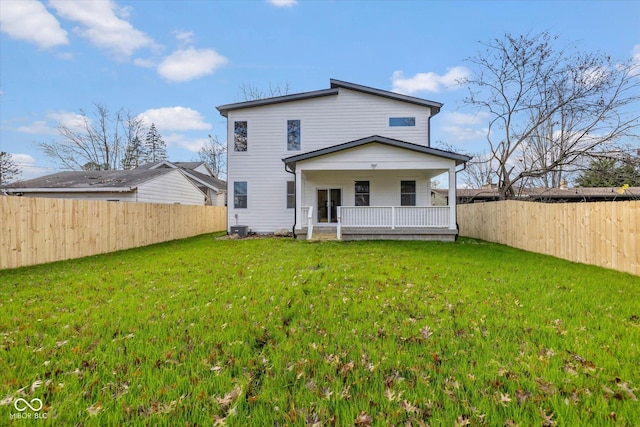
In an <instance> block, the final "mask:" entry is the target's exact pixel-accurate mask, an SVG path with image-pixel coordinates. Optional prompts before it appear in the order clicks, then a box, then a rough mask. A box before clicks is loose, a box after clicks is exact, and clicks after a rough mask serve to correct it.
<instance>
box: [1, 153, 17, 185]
mask: <svg viewBox="0 0 640 427" xmlns="http://www.w3.org/2000/svg"><path fill="white" fill-rule="evenodd" d="M21 174H22V171H21V170H20V168H19V167H18V165H16V163H15V162H14V161H13V156H12V155H11V153H7V152H6V151H0V185H4V184H10V183H12V182H13V181H16V180H17V179H18V178H19V177H20V175H21Z"/></svg>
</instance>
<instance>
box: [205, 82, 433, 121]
mask: <svg viewBox="0 0 640 427" xmlns="http://www.w3.org/2000/svg"><path fill="white" fill-rule="evenodd" d="M329 82H330V84H331V88H330V89H323V90H316V91H312V92H302V93H295V94H291V95H284V96H276V97H273V98H264V99H256V100H253V101H244V102H236V103H233V104H224V105H219V106H217V107H216V109H217V110H218V111H219V112H220V115H222V116H224V117H227V115H228V113H229V111H232V110H239V109H243V108H252V107H261V106H263V105H272V104H280V103H283V102H291V101H300V100H304V99H311V98H318V97H321V96H331V95H338V94H339V93H340V88H344V89H350V90H355V91H358V92H363V93H368V94H371V95H377V96H382V97H385V98H389V99H395V100H397V101H403V102H408V103H411V104H416V105H421V106H424V107H429V108H431V115H432V116H433V115H436V114H438V112H440V108H442V104H441V103H439V102H435V101H429V100H426V99H422V98H416V97H414V96H408V95H402V94H399V93H395V92H389V91H386V90H381V89H375V88H372V87H368V86H362V85H358V84H355V83H349V82H344V81H341V80H335V79H331V80H330V81H329Z"/></svg>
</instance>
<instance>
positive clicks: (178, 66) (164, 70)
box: [158, 47, 228, 82]
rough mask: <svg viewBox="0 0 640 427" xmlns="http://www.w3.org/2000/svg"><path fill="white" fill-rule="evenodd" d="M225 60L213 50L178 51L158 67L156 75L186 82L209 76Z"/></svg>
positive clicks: (188, 49) (225, 61)
mask: <svg viewBox="0 0 640 427" xmlns="http://www.w3.org/2000/svg"><path fill="white" fill-rule="evenodd" d="M227 62H228V60H227V58H225V57H224V56H222V55H220V54H219V53H218V52H216V51H215V50H213V49H195V48H193V47H188V48H186V49H178V50H176V51H174V52H173V53H172V54H171V55H169V56H167V57H166V58H165V59H164V60H163V61H162V62H161V63H160V65H158V74H160V75H161V76H162V77H164V78H165V79H167V80H171V81H175V82H186V81H189V80H193V79H197V78H199V77H203V76H206V75H209V74H212V73H213V71H214V70H215V69H216V68H218V67H220V66H222V65H224V64H226V63H227Z"/></svg>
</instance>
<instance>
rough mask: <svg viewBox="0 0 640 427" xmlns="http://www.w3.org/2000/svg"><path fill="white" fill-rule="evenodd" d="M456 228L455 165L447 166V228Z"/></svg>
mask: <svg viewBox="0 0 640 427" xmlns="http://www.w3.org/2000/svg"><path fill="white" fill-rule="evenodd" d="M455 229H456V166H455V164H454V165H453V166H451V167H450V168H449V230H455Z"/></svg>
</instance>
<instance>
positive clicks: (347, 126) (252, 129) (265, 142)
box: [227, 88, 442, 233]
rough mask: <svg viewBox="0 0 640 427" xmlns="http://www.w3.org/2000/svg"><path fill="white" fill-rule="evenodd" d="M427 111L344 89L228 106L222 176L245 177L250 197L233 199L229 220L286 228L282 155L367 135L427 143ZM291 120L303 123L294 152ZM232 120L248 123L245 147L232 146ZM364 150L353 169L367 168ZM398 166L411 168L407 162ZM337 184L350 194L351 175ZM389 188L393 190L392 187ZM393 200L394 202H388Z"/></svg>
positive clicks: (286, 176)
mask: <svg viewBox="0 0 640 427" xmlns="http://www.w3.org/2000/svg"><path fill="white" fill-rule="evenodd" d="M430 112H431V109H430V108H429V107H425V106H420V105H415V104H410V103H407V102H402V101H398V100H394V99H389V98H384V97H380V96H375V95H371V94H366V93H362V92H358V91H353V90H349V89H345V88H340V93H339V95H331V96H323V97H318V98H311V99H305V100H298V101H291V102H283V103H279V104H270V105H264V106H259V107H253V108H246V109H238V110H231V111H229V112H228V117H227V135H229V137H228V138H227V141H228V146H227V156H228V157H227V162H228V176H227V181H228V182H229V183H232V182H234V181H247V183H248V186H249V188H250V192H251V195H250V196H251V197H250V199H251V202H250V204H249V206H248V207H247V209H238V210H236V209H234V208H233V203H229V206H228V219H229V221H228V223H229V224H235V217H234V215H235V214H238V216H239V223H240V224H243V225H248V226H249V227H251V229H252V230H253V231H255V232H258V233H262V232H264V233H268V232H273V231H275V230H278V229H281V228H287V229H289V228H291V226H292V225H293V221H294V211H293V209H287V207H286V204H285V203H283V199H282V196H281V194H282V193H281V191H283V190H282V188H283V182H285V181H289V180H291V179H292V178H293V176H292V175H291V173H289V172H287V171H285V168H284V163H283V162H282V159H283V158H286V157H289V156H291V155H293V154H300V153H305V152H309V151H314V150H318V149H321V148H325V147H329V146H333V145H337V144H342V143H345V142H349V141H353V140H357V139H361V138H365V137H368V136H372V135H380V136H384V137H388V138H394V139H399V140H402V141H406V142H411V143H414V144H420V145H425V146H426V145H428V137H429V136H428V135H429V128H428V126H429V115H430ZM389 117H415V118H416V125H415V126H408V127H389ZM292 119H295V120H300V122H301V127H302V128H303V129H302V134H303V135H302V144H301V150H300V151H295V152H292V151H288V150H287V144H286V141H287V126H286V123H287V120H292ZM236 121H247V124H248V128H249V131H248V132H249V142H248V144H249V148H248V150H247V151H246V152H235V151H234V139H233V135H234V122H236ZM363 148H367V147H363ZM400 151H406V150H400ZM413 154H415V153H413ZM368 155H369V152H366V153H364V154H357V155H354V157H352V158H351V159H350V160H349V161H356V162H357V163H359V166H358V167H357V168H358V169H365V168H369V169H370V168H371V166H370V163H372V160H371V159H369V158H368V157H367V156H368ZM384 156H385V154H384V153H382V154H381V157H379V158H378V160H375V161H374V163H375V162H377V163H380V164H382V163H384V161H385V160H388V159H387V158H385V157H384ZM405 156H406V157H407V158H406V159H405V160H407V161H409V162H410V158H411V157H412V156H410V155H407V154H406V153H405ZM326 157H329V156H326ZM440 160H442V159H440ZM352 166H353V165H352ZM399 166H400V167H401V168H407V167H411V165H410V164H409V163H406V162H405V163H404V164H402V165H399ZM426 166H427V165H425V164H424V163H420V164H416V167H419V168H420V169H424V168H425V167H426ZM323 167H325V168H326V167H327V166H326V165H324V166H323ZM341 168H344V169H348V168H350V166H349V165H348V164H346V163H345V164H344V165H342V166H341ZM398 185H399V183H398V182H396V183H395V187H397V186H398ZM340 186H341V188H344V189H345V190H346V189H347V187H349V188H350V191H351V192H352V193H353V188H352V187H353V180H351V181H347V182H342V183H341V185H340ZM342 186H344V187H342ZM394 192H395V193H396V195H397V192H398V190H397V188H396V189H395V190H394ZM342 197H343V201H346V200H353V197H354V196H353V194H351V196H350V198H347V195H346V194H344V193H343V196H342ZM372 197H373V194H372ZM398 197H399V196H398ZM372 203H373V201H372ZM398 203H399V202H398V201H395V202H392V203H391V204H395V205H397V204H398ZM304 206H309V205H304Z"/></svg>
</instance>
